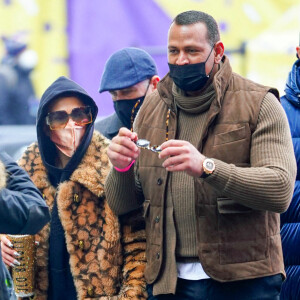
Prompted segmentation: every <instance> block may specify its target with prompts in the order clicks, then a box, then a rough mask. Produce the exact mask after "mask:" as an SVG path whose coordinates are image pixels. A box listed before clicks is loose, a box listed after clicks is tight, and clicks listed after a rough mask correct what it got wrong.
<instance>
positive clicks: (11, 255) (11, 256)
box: [1, 235, 20, 267]
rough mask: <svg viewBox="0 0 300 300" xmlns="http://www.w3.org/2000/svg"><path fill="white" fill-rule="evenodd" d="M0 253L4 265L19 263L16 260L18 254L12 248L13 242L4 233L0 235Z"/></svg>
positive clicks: (12, 265) (14, 265)
mask: <svg viewBox="0 0 300 300" xmlns="http://www.w3.org/2000/svg"><path fill="white" fill-rule="evenodd" d="M1 254H2V260H3V261H4V263H5V264H6V265H8V266H10V267H16V266H19V265H20V262H19V261H18V260H17V258H18V257H19V256H20V254H19V253H18V252H17V251H15V250H14V249H13V244H12V243H11V241H10V240H9V239H8V238H7V237H6V236H5V235H1Z"/></svg>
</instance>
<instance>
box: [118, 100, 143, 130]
mask: <svg viewBox="0 0 300 300" xmlns="http://www.w3.org/2000/svg"><path fill="white" fill-rule="evenodd" d="M144 99H145V96H142V97H139V98H135V99H124V100H118V101H114V108H115V111H116V114H117V116H118V117H119V119H120V120H121V122H122V123H123V124H124V126H125V127H126V128H128V129H130V127H131V112H132V109H133V107H134V106H135V104H136V103H137V101H140V103H139V104H138V107H137V108H136V109H135V115H136V113H137V112H138V110H139V109H140V107H141V105H142V103H143V101H144ZM134 117H135V116H134Z"/></svg>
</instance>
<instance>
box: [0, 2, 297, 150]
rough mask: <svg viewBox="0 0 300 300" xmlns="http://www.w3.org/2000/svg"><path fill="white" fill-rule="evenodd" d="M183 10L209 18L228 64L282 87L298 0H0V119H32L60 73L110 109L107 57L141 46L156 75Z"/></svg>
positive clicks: (163, 67)
mask: <svg viewBox="0 0 300 300" xmlns="http://www.w3.org/2000/svg"><path fill="white" fill-rule="evenodd" d="M191 9H193V10H202V11H205V12H207V13H209V14H211V15H213V16H214V17H215V18H216V20H217V21H218V23H219V27H220V31H221V37H222V40H223V42H224V44H225V46H226V49H225V52H226V54H227V55H228V56H229V57H230V60H231V64H232V67H233V70H234V71H236V72H237V73H239V74H241V75H243V76H245V77H247V78H250V79H252V80H254V81H257V82H260V83H262V84H265V85H269V86H274V87H276V88H277V89H278V90H279V91H280V93H281V94H283V91H284V87H285V81H286V77H287V74H288V72H289V71H290V67H291V65H292V63H293V62H294V61H295V45H297V44H298V43H299V28H300V4H299V1H298V0H276V1H273V0H265V1H261V0H214V1H208V0H147V1H140V0H112V1H98V0H89V1H88V2H87V1H81V0H51V1H42V0H0V36H1V41H0V57H1V67H0V93H1V96H0V97H1V99H0V108H1V110H2V114H1V118H0V124H1V125H11V124H34V123H35V114H36V110H37V106H38V102H39V99H40V97H41V95H42V93H43V92H44V90H45V89H46V87H48V86H49V85H50V84H51V83H52V82H53V81H54V80H55V79H56V78H57V77H59V76H61V75H65V76H67V77H69V78H70V79H72V80H74V81H76V82H77V83H79V84H80V85H81V86H82V87H84V88H85V89H86V90H87V92H88V93H89V94H90V95H91V96H92V97H93V98H94V100H95V101H96V103H97V105H98V107H99V114H98V117H99V118H101V117H105V116H107V115H109V114H111V113H112V112H113V103H112V101H111V97H110V95H109V93H103V94H99V92H98V90H99V84H100V78H101V74H102V72H103V68H104V64H105V62H106V60H107V59H108V58H109V56H110V55H111V54H112V53H113V52H115V51H117V50H118V49H121V48H123V47H138V48H142V49H144V50H146V51H147V52H148V53H149V54H150V55H151V56H152V57H153V58H154V60H155V62H156V64H157V66H158V73H159V74H158V75H159V76H160V77H161V78H162V77H163V76H164V75H165V74H166V73H167V72H168V64H167V38H166V37H167V31H168V28H169V25H170V23H171V20H172V19H173V18H174V16H175V15H177V14H178V13H180V12H182V11H185V10H191ZM8 69H10V70H8ZM12 69H13V71H12ZM4 82H6V85H8V87H7V86H6V87H3V85H4ZM14 85H16V86H17V89H16V88H14V89H13V91H14V92H13V93H12V94H10V96H9V95H8V94H9V91H8V89H9V87H11V86H14ZM5 89H6V90H5ZM4 90H5V92H4ZM5 95H8V96H5ZM5 101H9V103H10V106H9V107H10V108H9V111H5V110H4V108H2V106H3V105H4V103H5ZM3 112H5V113H3ZM24 128H26V126H25V127H24ZM11 130H12V129H10V127H7V128H6V130H5V131H3V130H0V138H1V137H2V138H1V139H2V141H3V140H6V139H7V140H12V137H13V138H14V139H13V140H14V141H13V143H16V140H18V142H19V143H20V144H22V143H23V142H22V140H23V139H25V140H26V142H25V143H24V144H28V136H30V138H29V139H31V138H32V134H31V133H33V135H34V134H35V131H31V130H30V131H29V133H28V131H26V129H24V130H23V131H22V135H20V137H19V136H16V135H15V133H14V132H15V129H13V131H11ZM4 135H6V136H8V138H6V137H5V138H4ZM16 137H17V138H16ZM1 147H2V148H3V147H4V148H5V143H4V144H3V145H2V146H1ZM5 150H7V151H8V152H10V154H14V153H12V151H10V149H9V147H8V148H6V149H5ZM14 151H15V149H14Z"/></svg>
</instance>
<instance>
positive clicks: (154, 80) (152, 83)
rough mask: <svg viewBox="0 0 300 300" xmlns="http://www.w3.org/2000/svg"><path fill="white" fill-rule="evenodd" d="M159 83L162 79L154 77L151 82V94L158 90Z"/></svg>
mask: <svg viewBox="0 0 300 300" xmlns="http://www.w3.org/2000/svg"><path fill="white" fill-rule="evenodd" d="M159 81H160V78H159V76H157V75H154V76H153V77H152V78H151V80H150V87H151V88H152V91H151V92H153V91H154V90H156V87H157V84H158V82H159Z"/></svg>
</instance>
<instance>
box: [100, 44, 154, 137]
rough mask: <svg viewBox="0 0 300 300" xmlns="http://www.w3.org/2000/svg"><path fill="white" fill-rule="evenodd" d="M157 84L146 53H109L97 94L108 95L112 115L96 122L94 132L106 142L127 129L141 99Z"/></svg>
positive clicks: (151, 60) (134, 49)
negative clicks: (100, 135) (111, 105)
mask: <svg viewBox="0 0 300 300" xmlns="http://www.w3.org/2000/svg"><path fill="white" fill-rule="evenodd" d="M158 81H159V77H158V76H157V69H156V65H155V62H154V60H153V59H152V57H151V56H150V55H149V54H148V53H147V52H146V51H144V50H142V49H138V48H123V49H121V50H119V51H117V52H115V53H114V54H112V55H111V57H110V58H109V59H108V61H107V62H106V65H105V68H104V72H103V74H102V78H101V84H100V90H99V92H100V93H102V92H105V91H109V92H110V94H111V97H112V100H113V102H114V109H115V113H113V114H112V115H110V116H108V117H107V118H105V119H103V120H101V121H100V122H98V123H96V124H95V129H96V130H98V131H100V132H101V133H102V134H103V135H104V136H105V137H107V138H109V139H112V138H113V137H114V136H116V135H117V134H118V132H119V129H120V128H121V127H126V128H128V129H130V127H131V123H132V120H133V119H134V116H135V115H136V113H137V112H138V110H139V108H140V107H141V105H142V103H143V101H144V98H145V96H146V95H149V94H150V93H152V92H153V91H154V90H155V89H156V85H157V83H158ZM138 101H139V102H138ZM135 104H137V106H136V107H135ZM134 107H135V108H134ZM133 108H134V110H133ZM132 110H133V116H132Z"/></svg>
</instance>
